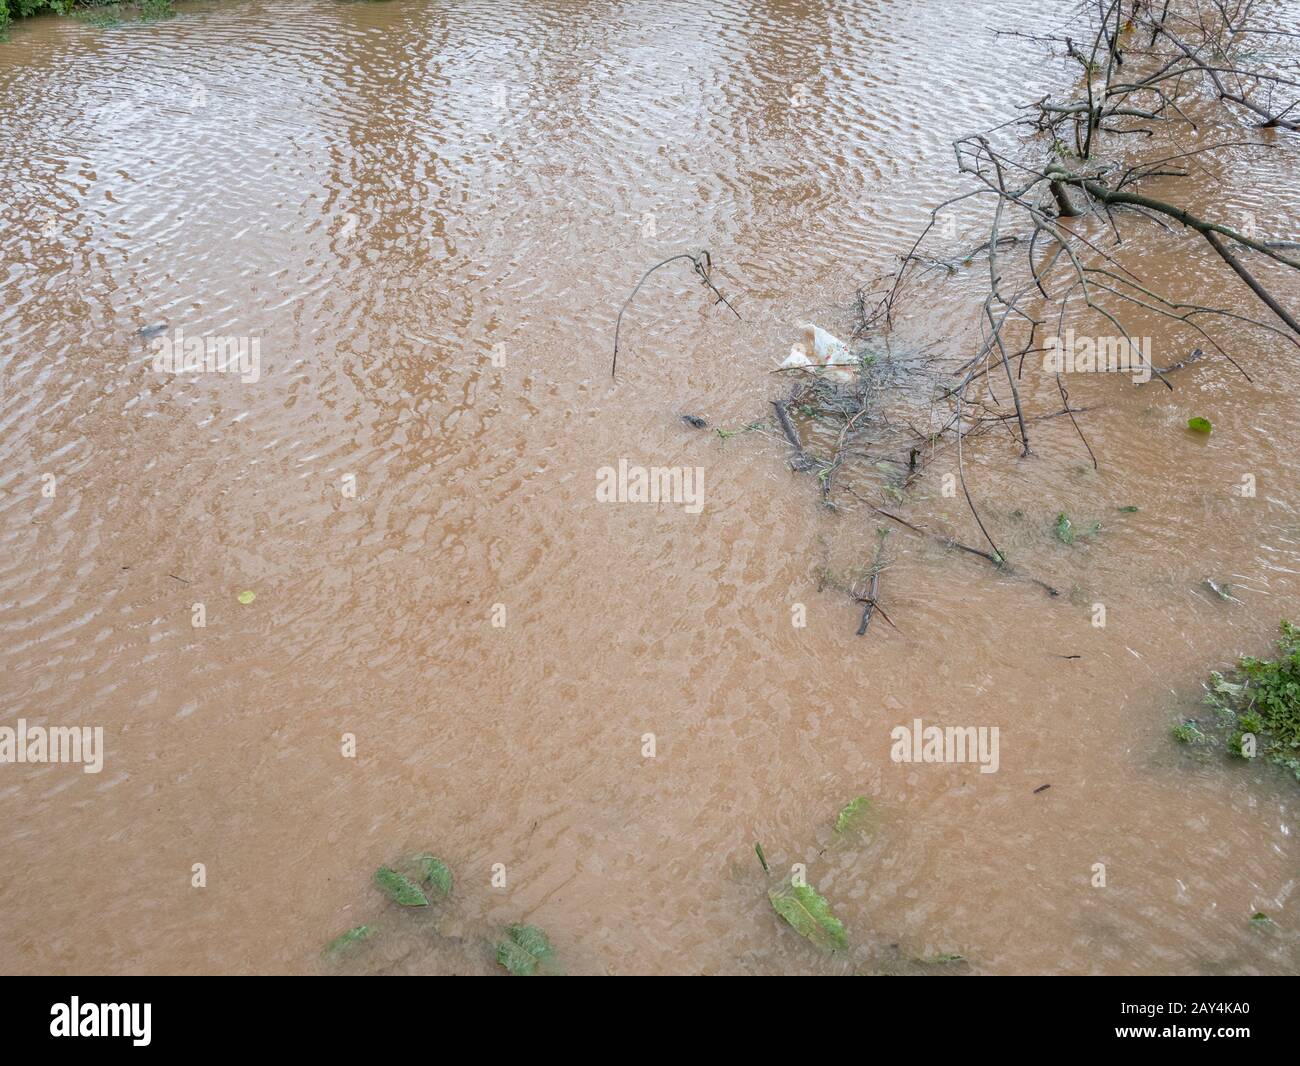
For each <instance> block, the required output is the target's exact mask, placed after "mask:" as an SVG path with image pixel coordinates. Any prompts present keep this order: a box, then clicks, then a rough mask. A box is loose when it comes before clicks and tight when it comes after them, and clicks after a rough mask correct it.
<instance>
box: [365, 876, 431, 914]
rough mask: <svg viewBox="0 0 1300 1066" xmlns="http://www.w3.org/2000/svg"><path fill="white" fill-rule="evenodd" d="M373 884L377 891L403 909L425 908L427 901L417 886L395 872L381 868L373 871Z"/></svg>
mask: <svg viewBox="0 0 1300 1066" xmlns="http://www.w3.org/2000/svg"><path fill="white" fill-rule="evenodd" d="M375 884H376V885H377V886H378V887H379V891H380V892H382V893H383V894H384V895H385V896H387V897H388V898H389V899H391V900H392V901H393V902H394V903H400V904H401V905H402V906H403V907H427V906H428V905H429V900H428V899H427V898H426V897H425V895H424V893H423V892H421V891H420V889H419V886H418V885H415V884H413V883H412V882H411V881H408V880H407V879H406V878H405V877H403V876H402V875H401V874H399V873H398V872H397V871H396V870H393V869H390V868H389V867H387V866H381V867H379V869H378V870H376V871H375Z"/></svg>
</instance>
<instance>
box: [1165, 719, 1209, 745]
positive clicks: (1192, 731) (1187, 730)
mask: <svg viewBox="0 0 1300 1066" xmlns="http://www.w3.org/2000/svg"><path fill="white" fill-rule="evenodd" d="M1170 733H1172V734H1173V738H1174V739H1175V740H1176V741H1178V743H1180V744H1204V743H1205V742H1206V741H1207V740H1209V737H1207V736H1206V735H1205V734H1204V733H1202V732H1201V729H1200V727H1199V726H1198V725H1197V724H1196V722H1195V721H1194V720H1192V719H1190V718H1189V719H1188V720H1187V721H1186V722H1183V723H1182V724H1181V725H1176V726H1174V727H1173V729H1171V730H1170Z"/></svg>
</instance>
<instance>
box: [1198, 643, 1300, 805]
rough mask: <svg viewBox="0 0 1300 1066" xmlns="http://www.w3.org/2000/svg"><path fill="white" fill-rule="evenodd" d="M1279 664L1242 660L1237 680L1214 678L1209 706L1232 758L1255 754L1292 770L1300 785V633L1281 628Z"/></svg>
mask: <svg viewBox="0 0 1300 1066" xmlns="http://www.w3.org/2000/svg"><path fill="white" fill-rule="evenodd" d="M1281 630H1282V636H1281V638H1280V639H1279V640H1278V642H1277V649H1278V657H1277V658H1276V659H1256V658H1252V657H1249V656H1247V657H1244V658H1242V659H1240V660H1238V663H1237V672H1236V674H1235V675H1234V680H1229V679H1227V678H1225V677H1224V676H1223V675H1222V674H1220V673H1219V672H1218V671H1215V672H1213V673H1211V674H1210V682H1209V684H1208V686H1207V690H1208V691H1207V692H1206V695H1205V703H1206V704H1207V705H1208V706H1210V707H1213V708H1214V709H1215V711H1216V712H1217V715H1218V719H1219V724H1220V727H1221V728H1222V729H1223V730H1224V732H1225V733H1226V743H1225V746H1226V748H1227V750H1228V752H1229V753H1230V754H1232V755H1237V756H1241V757H1243V758H1245V757H1248V756H1250V755H1251V751H1250V750H1248V748H1247V745H1246V737H1247V736H1250V737H1252V738H1253V753H1254V755H1255V756H1256V757H1257V756H1260V755H1263V756H1266V757H1267V758H1268V760H1269V761H1270V762H1273V763H1276V764H1277V765H1279V766H1282V767H1285V768H1286V769H1288V770H1290V771H1291V772H1292V774H1293V775H1294V776H1295V777H1296V779H1297V780H1300V630H1297V629H1296V627H1295V626H1293V625H1292V624H1291V623H1290V622H1288V621H1285V620H1284V621H1283V622H1282V624H1281Z"/></svg>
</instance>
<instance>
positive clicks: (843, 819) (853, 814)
mask: <svg viewBox="0 0 1300 1066" xmlns="http://www.w3.org/2000/svg"><path fill="white" fill-rule="evenodd" d="M870 806H871V801H870V800H868V799H867V797H866V796H859V797H858V798H857V799H855V800H853V802H852V803H849V804H848V805H846V806H845V807H844V809H843V810H842V811H840V813H839V816H838V817H837V818H836V819H835V832H837V833H843V832H844V831H845V830H846V829H848V828H849V827H850V826H852V825H853V823H854V822H855V821H857V818H858V815H860V814H861V813H862V812H863V811H865V810H866V809H867V808H868V807H870Z"/></svg>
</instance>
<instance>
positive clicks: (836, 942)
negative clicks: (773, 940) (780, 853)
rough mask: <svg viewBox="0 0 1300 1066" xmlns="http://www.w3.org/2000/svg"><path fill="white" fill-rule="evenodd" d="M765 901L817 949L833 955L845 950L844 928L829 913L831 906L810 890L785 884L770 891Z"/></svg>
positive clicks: (810, 887)
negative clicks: (826, 950) (822, 949)
mask: <svg viewBox="0 0 1300 1066" xmlns="http://www.w3.org/2000/svg"><path fill="white" fill-rule="evenodd" d="M767 898H768V899H769V900H771V901H772V909H773V910H774V911H776V913H777V914H779V915H780V916H781V917H782V918H784V919H785V920H786V921H787V922H789V923H790V925H792V926H794V929H795V932H797V933H798V934H799V935H800V936H803V937H806V938H807V939H808V940H811V941H812V942H813V943H814V944H816V945H817V946H818V947H819V948H828V949H829V950H831V951H835V950H836V949H837V948H845V947H847V946H848V942H849V941H848V937H847V935H846V934H845V932H844V924H843V923H842V922H841V921H840V920H839V919H838V918H836V917H835V915H834V914H832V913H831V905H830V904H829V903H827V902H826V901H825V900H824V899H822V897H821V896H819V895H818V894H817V890H816V889H814V888H813V887H812V886H810V885H795V884H791V883H790V882H788V881H787V882H786V883H785V884H783V885H781V886H780V887H779V888H773V889H769V890H768V893H767Z"/></svg>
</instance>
